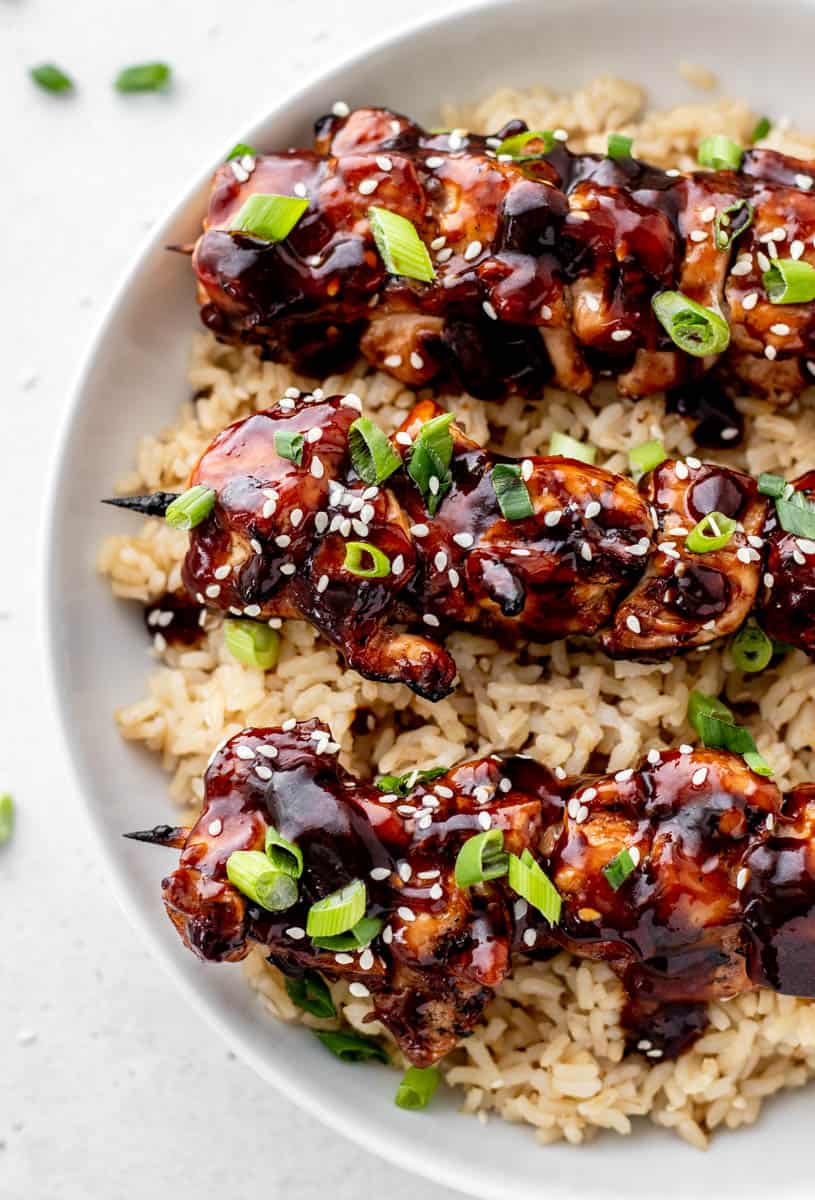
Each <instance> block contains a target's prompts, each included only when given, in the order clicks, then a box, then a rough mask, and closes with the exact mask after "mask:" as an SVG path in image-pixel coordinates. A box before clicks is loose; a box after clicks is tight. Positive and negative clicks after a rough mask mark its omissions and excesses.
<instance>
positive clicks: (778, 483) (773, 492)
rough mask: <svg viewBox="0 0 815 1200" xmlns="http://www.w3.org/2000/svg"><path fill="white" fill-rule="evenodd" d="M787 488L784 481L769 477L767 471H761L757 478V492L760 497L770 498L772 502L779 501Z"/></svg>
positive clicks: (779, 477) (776, 476)
mask: <svg viewBox="0 0 815 1200" xmlns="http://www.w3.org/2000/svg"><path fill="white" fill-rule="evenodd" d="M788 486H789V485H788V483H787V481H786V479H783V478H782V477H781V476H780V475H771V474H770V472H769V471H762V473H761V474H760V475H759V477H758V490H759V491H760V492H761V494H762V496H772V498H773V499H774V500H780V499H781V497H782V496H783V495H784V492H785V491H786V489H787V487H788Z"/></svg>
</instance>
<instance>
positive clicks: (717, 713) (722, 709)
mask: <svg viewBox="0 0 815 1200" xmlns="http://www.w3.org/2000/svg"><path fill="white" fill-rule="evenodd" d="M688 720H689V721H690V723H691V725H692V726H693V728H694V729H695V730H696V732H697V733H698V734H699V737H700V738H701V739H702V744H703V745H704V746H707V747H708V748H709V749H712V750H730V751H731V752H732V753H733V754H740V755H741V756H742V758H743V759H744V761H745V762H746V763H747V766H748V767H749V768H750V770H751V771H755V772H756V774H757V775H772V773H773V771H772V767H771V766H770V765H769V764H768V763H767V762H766V760H765V759H764V758H762V756H761V755H760V754H759V752H758V750H757V748H756V744H755V742H754V741H753V735H752V734H751V733H750V731H749V730H748V729H744V728H743V727H742V726H741V725H737V724H736V723H735V720H734V718H733V714H732V712H731V711H730V709H729V708H728V707H727V705H726V704H724V703H723V701H721V700H718V699H716V697H715V696H708V695H707V694H706V693H705V692H696V691H694V692H691V694H690V697H689V699H688Z"/></svg>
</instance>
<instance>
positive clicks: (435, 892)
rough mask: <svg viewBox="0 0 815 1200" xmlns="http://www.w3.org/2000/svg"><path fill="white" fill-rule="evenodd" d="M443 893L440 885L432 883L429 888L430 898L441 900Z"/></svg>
mask: <svg viewBox="0 0 815 1200" xmlns="http://www.w3.org/2000/svg"><path fill="white" fill-rule="evenodd" d="M443 895H444V890H443V888H442V887H441V885H440V884H438V883H434V884H433V886H432V887H431V889H430V899H431V900H441V898H442V896H443Z"/></svg>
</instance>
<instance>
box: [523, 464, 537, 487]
mask: <svg viewBox="0 0 815 1200" xmlns="http://www.w3.org/2000/svg"><path fill="white" fill-rule="evenodd" d="M534 469H535V467H534V464H533V463H532V461H531V460H530V459H528V458H525V459H524V460H523V462H522V463H521V479H523V481H524V482H525V483H528V482H529V480H530V479H531V478H532V472H533V471H534Z"/></svg>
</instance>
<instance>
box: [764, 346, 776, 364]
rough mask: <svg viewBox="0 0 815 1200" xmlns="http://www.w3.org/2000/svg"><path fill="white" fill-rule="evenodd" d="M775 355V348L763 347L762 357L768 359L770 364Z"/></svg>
mask: <svg viewBox="0 0 815 1200" xmlns="http://www.w3.org/2000/svg"><path fill="white" fill-rule="evenodd" d="M777 353H778V352H777V350H776V348H775V346H765V347H764V357H765V358H769V360H770V362H773V360H774V359H775V357H776V354H777Z"/></svg>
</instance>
